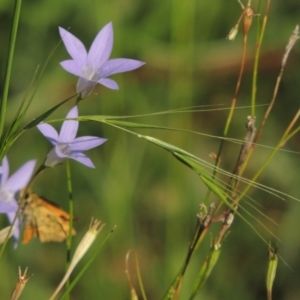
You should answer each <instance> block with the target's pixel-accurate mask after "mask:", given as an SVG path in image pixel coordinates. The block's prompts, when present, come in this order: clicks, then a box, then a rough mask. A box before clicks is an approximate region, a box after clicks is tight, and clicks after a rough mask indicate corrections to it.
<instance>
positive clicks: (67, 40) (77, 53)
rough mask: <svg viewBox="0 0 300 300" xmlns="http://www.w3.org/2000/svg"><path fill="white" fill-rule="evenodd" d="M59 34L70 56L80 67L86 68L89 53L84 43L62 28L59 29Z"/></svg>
mask: <svg viewBox="0 0 300 300" xmlns="http://www.w3.org/2000/svg"><path fill="white" fill-rule="evenodd" d="M59 34H60V36H61V38H62V41H63V43H64V44H65V47H66V49H67V51H68V52H69V54H70V56H71V57H72V58H73V59H74V60H75V61H76V63H77V64H78V66H84V65H85V64H86V58H87V52H86V49H85V47H84V45H83V44H82V42H81V41H80V40H79V39H78V38H77V37H76V36H74V35H73V34H71V33H70V32H69V31H67V30H65V29H63V28H61V27H59Z"/></svg>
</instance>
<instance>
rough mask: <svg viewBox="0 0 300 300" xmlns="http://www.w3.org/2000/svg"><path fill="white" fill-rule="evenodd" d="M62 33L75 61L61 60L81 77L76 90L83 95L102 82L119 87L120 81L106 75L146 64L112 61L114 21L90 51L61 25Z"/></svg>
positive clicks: (106, 26) (112, 86) (123, 59)
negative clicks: (118, 82) (117, 81)
mask: <svg viewBox="0 0 300 300" xmlns="http://www.w3.org/2000/svg"><path fill="white" fill-rule="evenodd" d="M59 33H60V36H61V38H62V41H63V43H64V44H65V47H66V49H67V51H68V52H69V54H70V56H71V57H72V60H65V61H63V62H61V63H60V64H61V66H62V67H63V68H64V69H65V70H66V71H67V72H70V73H72V74H74V75H76V76H78V77H79V80H78V83H77V87H76V91H77V93H79V92H81V96H82V98H84V97H86V96H88V95H89V94H90V93H91V92H92V90H93V88H94V87H95V85H96V84H97V83H100V84H102V85H104V86H106V87H107V88H109V89H113V90H117V89H119V86H118V84H117V83H116V82H115V81H114V80H112V79H110V78H107V77H108V76H110V75H113V74H116V73H122V72H127V71H131V70H134V69H137V68H139V67H141V66H142V65H144V64H145V63H144V62H142V61H139V60H134V59H127V58H116V59H111V60H109V57H110V54H111V51H112V46H113V27H112V23H111V22H110V23H108V24H107V25H105V26H104V27H103V28H102V29H101V30H100V32H99V33H98V34H97V36H96V38H95V39H94V41H93V43H92V46H91V48H90V51H89V52H87V51H86V49H85V47H84V45H83V44H82V42H81V41H80V40H79V39H78V38H76V37H75V36H74V35H72V34H71V33H70V32H68V31H67V30H65V29H63V28H61V27H59Z"/></svg>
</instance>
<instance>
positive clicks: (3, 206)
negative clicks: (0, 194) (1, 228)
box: [0, 201, 18, 214]
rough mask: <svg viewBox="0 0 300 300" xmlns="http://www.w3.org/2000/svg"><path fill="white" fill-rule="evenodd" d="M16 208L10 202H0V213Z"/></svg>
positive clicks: (14, 210) (16, 208)
mask: <svg viewBox="0 0 300 300" xmlns="http://www.w3.org/2000/svg"><path fill="white" fill-rule="evenodd" d="M17 210H18V206H16V205H14V204H13V203H12V202H7V203H6V202H3V201H1V202H0V213H1V214H3V213H5V214H6V213H9V212H16V211H17Z"/></svg>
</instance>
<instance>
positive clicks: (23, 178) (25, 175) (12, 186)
mask: <svg viewBox="0 0 300 300" xmlns="http://www.w3.org/2000/svg"><path fill="white" fill-rule="evenodd" d="M35 164H36V160H30V161H28V162H27V163H25V164H24V165H23V166H22V167H21V168H19V170H17V171H16V172H15V173H14V174H13V175H11V176H10V177H9V178H8V179H7V181H6V183H5V188H6V189H7V190H9V191H11V192H17V191H19V190H21V189H23V188H24V187H26V185H27V184H28V182H29V180H30V178H31V176H32V173H33V170H34V167H35Z"/></svg>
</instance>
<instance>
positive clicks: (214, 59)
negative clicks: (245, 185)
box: [0, 0, 300, 300]
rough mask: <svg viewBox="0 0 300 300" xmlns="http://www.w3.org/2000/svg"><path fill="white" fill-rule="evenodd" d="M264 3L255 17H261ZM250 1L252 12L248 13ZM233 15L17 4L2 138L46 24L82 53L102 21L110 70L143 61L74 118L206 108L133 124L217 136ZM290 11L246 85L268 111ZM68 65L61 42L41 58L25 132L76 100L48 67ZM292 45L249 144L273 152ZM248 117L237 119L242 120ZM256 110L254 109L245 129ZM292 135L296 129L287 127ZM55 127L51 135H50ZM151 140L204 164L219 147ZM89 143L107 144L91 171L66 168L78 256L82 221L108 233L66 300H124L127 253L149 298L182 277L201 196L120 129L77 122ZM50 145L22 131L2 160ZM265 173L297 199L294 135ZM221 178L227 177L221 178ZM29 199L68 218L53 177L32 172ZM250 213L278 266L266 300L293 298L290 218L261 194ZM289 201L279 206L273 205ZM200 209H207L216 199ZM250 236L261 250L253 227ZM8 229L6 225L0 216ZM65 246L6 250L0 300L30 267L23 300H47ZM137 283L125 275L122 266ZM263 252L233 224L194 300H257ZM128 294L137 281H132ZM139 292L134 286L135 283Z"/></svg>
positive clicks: (42, 47) (151, 6)
mask: <svg viewBox="0 0 300 300" xmlns="http://www.w3.org/2000/svg"><path fill="white" fill-rule="evenodd" d="M265 2H266V1H263V7H264V6H265ZM257 4H258V1H253V6H254V7H257ZM12 12H13V1H11V0H2V1H1V2H0V24H1V26H0V45H1V47H0V71H1V73H0V76H1V85H0V88H1V90H2V88H3V85H2V82H3V76H4V68H5V59H6V55H7V48H8V40H9V32H10V25H11V21H12ZM241 12H242V10H241V7H240V5H239V3H238V2H237V1H235V0H232V1H195V0H190V1H179V0H173V1H172V0H165V1H158V0H152V1H141V0H120V1H116V0H110V1H104V0H102V1H101V0H100V1H99V0H98V1H96V0H94V1H91V0H86V1H74V0H73V1H70V0H62V1H61V0H51V1H50V0H43V1H42V0H40V1H36V0H31V1H29V0H28V1H23V6H22V13H21V20H20V26H19V35H18V42H17V45H16V52H15V60H14V67H13V74H12V81H11V89H10V95H9V103H8V110H7V116H8V118H7V123H6V125H7V126H8V125H9V124H10V122H11V120H12V117H13V116H14V114H15V112H16V109H17V108H18V105H19V104H20V101H21V99H22V96H23V95H24V91H25V90H26V88H27V87H28V86H29V83H30V79H31V78H32V76H33V74H34V71H35V69H36V67H37V65H40V64H43V63H44V62H45V60H46V58H47V57H48V55H49V53H50V52H51V51H52V50H53V48H54V47H55V46H56V45H57V43H58V42H59V39H60V37H59V34H58V26H62V27H64V28H70V31H71V32H72V33H73V34H74V35H75V36H77V37H78V38H79V39H80V40H81V41H82V42H83V43H84V44H85V45H86V47H87V48H89V46H90V45H91V42H92V41H93V38H94V37H95V35H96V34H97V33H98V31H99V30H100V29H101V28H102V27H103V26H104V25H105V24H107V23H108V22H109V21H112V22H113V27H114V48H113V53H112V56H111V57H112V58H116V57H126V58H135V59H139V60H142V61H145V62H146V65H145V66H143V67H142V68H141V69H138V70H136V71H133V72H130V73H125V74H119V75H115V76H113V79H115V80H116V81H117V82H118V83H119V86H120V90H119V91H112V90H108V89H106V88H105V87H103V86H98V87H97V88H96V90H95V93H97V95H93V96H91V97H90V98H88V99H87V100H85V101H84V102H82V104H81V106H80V114H81V115H85V114H93V115H94V114H99V115H100V114H102V115H136V114H147V113H153V112H158V111H165V110H169V109H176V108H182V107H187V106H196V105H197V106H199V105H203V106H205V105H212V107H213V108H222V109H221V110H215V111H211V112H209V111H204V112H197V113H182V114H169V115H164V116H156V117H147V118H146V117H142V118H137V119H135V121H137V122H140V123H147V124H153V125H162V126H169V127H176V128H182V129H188V130H194V131H198V132H201V133H206V134H211V135H215V136H221V135H222V132H223V128H224V124H225V121H226V118H227V114H228V109H226V108H228V107H229V106H230V103H231V99H232V97H233V93H234V88H235V84H236V80H237V76H238V72H239V66H240V60H241V53H242V30H240V32H239V34H238V36H237V37H236V39H235V41H234V42H229V41H227V40H226V39H225V37H226V35H227V34H228V32H229V30H230V29H231V27H233V26H234V24H235V23H236V22H237V20H238V18H239V16H240V14H241ZM299 12H300V5H299V1H298V0H286V1H280V2H276V1H273V3H272V4H271V9H270V14H269V20H268V25H267V29H266V33H265V39H264V42H263V47H262V53H261V60H260V72H259V75H258V81H259V82H258V93H257V101H258V103H257V104H267V103H269V102H270V100H271V96H272V93H273V88H274V84H275V81H276V77H277V74H278V71H279V66H280V61H281V57H282V55H283V52H284V48H285V45H286V43H287V41H288V38H289V36H290V34H291V32H292V31H293V29H294V28H295V25H296V24H297V23H298V22H299V17H300V13H299ZM255 36H256V20H254V23H253V27H252V29H251V31H250V33H249V38H248V49H247V60H246V66H245V74H244V78H243V82H242V84H241V90H240V95H239V97H238V103H237V106H239V107H244V108H242V109H237V110H236V113H235V114H234V119H233V122H232V126H231V129H230V133H229V136H230V137H232V138H236V139H242V138H243V136H244V134H245V127H244V126H245V123H246V118H247V116H248V115H250V114H251V111H250V108H249V107H247V106H249V105H250V99H251V78H252V69H253V58H254V51H255ZM68 58H69V56H68V54H67V52H66V50H65V48H64V47H63V45H62V44H61V45H60V46H59V47H58V49H57V50H56V51H55V53H54V55H53V56H52V57H51V60H50V63H49V64H48V66H47V69H46V71H45V74H44V76H43V79H42V82H41V84H40V86H39V90H38V93H37V95H36V96H35V99H34V103H33V105H32V107H31V109H30V111H29V113H28V115H27V117H26V120H25V121H26V123H28V122H29V121H31V120H32V119H34V118H35V117H37V116H39V115H40V114H41V113H42V112H44V111H45V110H47V109H49V108H51V107H52V106H54V105H55V104H57V103H59V102H60V101H61V100H63V99H65V98H67V97H69V96H70V95H72V94H73V93H74V86H75V85H76V80H77V79H76V78H75V77H74V76H73V75H71V74H68V73H66V72H65V71H64V70H63V69H62V68H61V67H60V65H59V62H60V61H62V60H64V59H68ZM299 58H300V43H299V42H298V44H296V46H295V48H294V49H293V51H292V53H291V55H290V57H289V60H288V63H287V66H286V69H285V73H284V77H283V80H282V84H281V86H280V90H279V94H278V97H277V102H276V105H275V107H274V110H273V111H272V116H271V118H270V119H269V121H268V123H267V126H266V128H265V131H264V133H263V135H262V138H261V140H260V141H259V142H260V143H261V144H264V145H267V146H271V147H272V146H275V145H276V143H277V142H278V140H279V138H280V137H281V135H282V133H283V132H284V130H285V128H286V126H287V125H288V124H289V122H290V120H291V118H292V117H293V116H294V115H295V113H296V111H297V110H298V109H299V82H300V72H299V65H300V59H299ZM72 105H74V103H68V104H66V105H64V106H63V107H61V109H59V110H58V111H57V112H56V113H55V114H53V116H52V117H51V118H50V119H53V118H58V117H59V118H63V117H65V115H66V114H67V112H68V111H69V109H70V108H71V107H72ZM245 107H246V108H245ZM265 109H266V106H258V107H257V110H256V117H257V125H259V124H260V121H261V118H262V116H263V114H264V112H265ZM298 124H299V123H298ZM55 126H57V128H60V124H56V125H55ZM137 132H139V133H141V134H147V135H151V136H154V137H157V138H160V139H162V140H164V141H167V142H169V143H172V144H174V145H176V146H178V147H182V148H183V149H185V150H187V151H189V152H191V153H193V154H195V155H197V156H199V157H200V158H202V159H204V160H207V161H209V162H210V163H213V160H211V159H210V158H209V153H211V152H217V149H218V145H219V140H218V139H215V138H209V137H201V136H199V135H192V134H187V133H180V132H171V131H162V130H157V131H154V130H141V129H140V130H137ZM87 134H88V135H96V136H101V137H105V138H107V139H108V142H107V143H105V144H104V145H103V146H101V147H99V148H96V149H93V150H91V151H89V152H88V153H87V155H88V156H89V157H90V158H91V159H92V160H93V162H94V163H95V165H96V169H93V170H91V169H88V168H86V167H84V166H82V165H80V164H78V163H76V162H73V161H72V162H71V166H72V175H73V180H74V198H75V199H74V201H75V214H76V216H77V219H78V221H77V222H76V224H75V228H76V230H77V232H78V234H77V235H76V237H75V238H74V245H76V244H77V243H78V242H79V241H80V239H81V237H82V236H83V234H84V233H85V231H86V230H87V228H88V225H89V223H90V218H91V216H94V217H96V218H99V219H101V220H102V221H103V222H105V223H106V224H107V225H106V227H105V230H104V231H103V232H102V233H101V234H100V235H99V237H98V239H97V242H96V243H95V245H94V246H93V248H92V249H91V251H90V252H89V254H88V255H87V256H86V257H85V258H84V259H83V260H82V262H81V263H80V264H79V266H78V267H77V268H76V269H75V273H77V272H78V271H79V269H80V268H81V267H82V266H83V265H84V263H85V262H86V261H87V259H88V256H89V255H91V253H93V251H94V250H95V249H96V248H97V244H98V245H100V244H101V242H102V240H103V239H104V237H105V236H106V234H107V233H108V232H109V230H110V229H111V228H112V227H113V226H114V225H117V228H116V231H115V233H114V234H113V236H112V237H111V239H110V240H109V242H108V243H107V244H106V245H105V247H104V249H103V251H102V252H101V254H100V255H99V256H98V257H97V259H96V260H95V261H94V263H93V264H92V266H91V267H90V268H89V269H88V271H87V272H86V274H85V275H84V276H83V278H82V279H81V280H80V281H79V282H78V284H77V285H76V287H75V289H74V290H73V292H72V299H129V298H130V297H129V286H128V283H127V280H126V276H125V256H126V253H127V251H128V250H129V249H132V248H134V249H135V250H136V251H137V253H138V255H139V259H140V264H141V271H142V275H143V280H144V284H145V288H146V292H147V294H148V299H160V298H161V297H162V295H163V294H164V293H165V291H166V289H167V288H168V286H169V284H170V283H171V281H172V280H173V278H174V276H175V275H176V273H177V272H178V270H179V268H180V267H181V265H182V263H183V261H184V258H185V255H186V251H187V247H188V245H189V242H190V240H191V237H192V233H193V229H194V226H195V222H196V214H197V213H198V210H199V204H200V203H201V202H203V201H204V196H205V193H206V191H207V190H206V187H205V186H204V184H202V182H201V181H200V179H199V178H198V177H197V175H196V174H195V173H193V172H192V171H191V170H189V169H188V168H186V167H185V166H183V165H182V164H180V163H179V162H178V161H177V160H176V159H174V157H172V156H171V155H170V154H169V153H168V152H166V151H164V150H162V149H160V148H158V147H156V146H154V145H152V144H149V143H147V142H146V141H144V140H142V139H139V138H136V137H135V136H133V135H130V134H128V133H125V132H123V131H120V130H117V129H114V128H111V127H109V126H107V125H104V124H101V123H91V122H84V123H81V125H80V129H79V134H78V135H79V136H81V135H87ZM49 149H50V145H49V143H48V142H47V141H46V140H45V138H44V137H43V136H41V134H40V133H39V132H38V131H37V130H36V129H31V130H30V131H27V132H26V133H25V134H24V135H23V136H22V137H21V138H20V139H19V140H18V141H17V142H16V143H15V144H14V146H13V147H12V148H11V149H10V151H9V153H8V158H9V161H10V165H11V172H13V171H14V170H16V169H17V168H18V167H19V166H20V165H21V164H23V163H24V162H26V161H27V160H29V159H33V158H37V159H38V161H39V163H41V162H42V161H43V159H44V156H45V154H46V153H47V152H48V151H49ZM284 149H286V150H289V151H291V152H283V151H282V152H280V153H279V154H278V155H277V157H276V159H275V160H273V161H272V162H271V164H270V165H269V167H268V168H267V170H266V171H265V172H264V173H263V175H262V176H261V178H260V179H259V182H260V183H262V184H265V185H267V186H270V187H273V188H275V189H278V190H280V191H282V192H284V193H287V194H289V195H292V196H294V197H298V198H299V175H300V171H299V149H300V144H299V135H298V136H296V137H294V138H293V139H292V140H291V141H289V142H288V143H287V144H286V145H285V146H284ZM270 152H271V149H268V148H264V147H257V149H256V151H255V154H254V155H253V157H252V159H251V161H250V163H249V167H248V169H247V171H246V172H245V174H244V175H245V177H247V178H251V176H253V174H255V171H256V170H257V169H258V168H259V167H260V166H261V164H262V163H263V162H264V160H265V159H266V157H267V155H268V154H269V153H270ZM238 153H239V145H237V144H231V143H226V144H225V148H224V152H223V154H222V163H221V167H222V168H223V169H225V170H227V171H232V169H233V167H234V164H235V161H236V158H237V155H238ZM225 180H226V179H225ZM34 190H35V191H36V192H37V193H39V194H41V195H43V196H45V197H46V198H49V199H51V200H53V201H55V202H57V203H59V204H60V205H61V206H62V207H63V208H65V209H67V207H68V200H67V197H68V194H67V186H66V172H65V167H64V166H60V167H56V168H55V169H51V170H48V171H47V172H44V174H42V176H41V177H40V178H39V179H38V180H37V182H36V183H35V186H34ZM249 196H251V197H252V198H253V199H254V200H255V201H257V202H258V203H259V204H260V205H261V208H260V209H261V211H262V212H263V213H265V214H266V215H267V216H269V217H270V218H272V219H273V220H275V221H276V222H278V223H279V226H278V227H276V226H273V225H272V226H271V224H270V223H265V222H266V221H265V220H264V219H261V216H260V215H257V214H256V215H255V217H256V218H258V220H262V221H263V222H264V223H265V224H266V225H267V226H268V227H269V228H271V229H272V230H273V232H275V234H276V235H277V236H278V237H279V238H280V239H281V241H282V243H280V244H279V252H280V255H281V256H282V257H283V258H284V260H285V261H286V262H287V263H288V264H289V266H290V267H291V268H292V269H293V271H291V270H290V269H289V268H288V267H287V266H286V265H285V264H284V263H283V262H282V261H281V262H280V263H279V267H278V274H277V277H276V280H275V287H274V299H298V298H299V294H300V287H299V279H300V278H299V276H300V257H299V256H300V255H299V253H300V252H299V251H300V237H299V234H298V228H299V226H300V223H299V214H300V206H299V203H298V202H297V201H294V200H292V201H291V200H288V201H286V202H284V201H282V200H280V199H278V198H276V197H274V196H273V195H270V194H267V193H265V192H262V191H260V190H256V189H253V190H251V191H250V194H249ZM285 198H286V199H287V197H285ZM211 200H212V201H217V199H216V198H215V197H212V198H211ZM252 222H253V225H254V226H255V227H256V228H257V229H258V230H260V232H262V234H263V235H264V237H265V238H266V239H270V240H273V238H272V237H271V235H270V234H268V233H267V232H265V231H264V230H262V228H261V227H260V225H259V224H258V221H255V220H252ZM0 223H1V226H2V227H3V226H4V225H6V224H7V220H6V216H4V215H2V216H1V218H0ZM219 226H220V225H219V224H218V223H217V224H213V226H212V228H211V230H212V235H209V234H208V235H207V236H206V239H205V241H204V243H203V244H202V245H201V247H200V248H199V250H198V251H197V252H196V254H195V255H194V257H193V259H192V262H191V264H190V266H189V268H188V272H187V274H186V278H185V279H184V281H183V286H182V293H181V298H180V299H187V298H188V296H189V295H190V291H191V287H192V286H193V282H194V278H195V277H196V275H197V273H198V271H199V269H200V267H201V265H202V263H203V260H204V258H205V257H206V255H207V253H208V249H209V245H210V239H211V238H212V237H213V236H215V235H216V233H217V231H218V229H219ZM65 257H66V252H65V244H64V243H61V244H57V243H48V244H41V243H40V242H39V240H38V239H34V240H32V241H31V243H30V244H29V245H26V246H24V245H20V246H19V247H18V248H17V249H16V250H13V245H12V242H10V243H9V244H8V246H7V248H6V251H5V254H4V257H3V258H2V259H1V262H0V263H1V268H0V272H1V275H0V278H1V280H0V295H1V299H8V298H9V295H10V293H11V291H12V289H13V286H14V283H15V281H16V280H17V268H18V266H21V267H22V268H25V267H26V266H28V268H29V273H30V274H31V273H32V274H34V276H33V277H32V278H31V279H30V281H29V282H28V284H27V286H26V289H25V290H24V293H23V295H22V299H47V298H49V296H50V295H51V294H52V292H53V291H54V289H55V287H56V286H57V284H58V283H59V281H60V279H61V278H62V276H63V274H64V268H65ZM131 266H132V268H131V270H132V277H133V279H134V281H135V278H136V276H135V271H134V268H133V267H134V265H133V264H132V265H131ZM266 266H267V247H266V245H265V244H263V243H262V241H261V240H260V239H259V238H258V236H257V235H256V234H255V233H254V232H253V230H252V229H250V228H249V227H248V226H247V225H246V224H245V223H244V222H243V221H242V220H241V219H239V218H236V220H235V222H234V225H233V227H232V228H231V233H230V234H229V236H228V237H227V238H226V240H225V242H224V243H223V245H222V253H221V257H220V259H219V262H218V264H217V265H216V267H215V269H214V270H213V273H212V274H211V276H210V278H209V279H208V281H207V283H206V284H205V286H204V287H203V289H202V291H201V292H200V293H199V295H198V297H197V299H244V300H247V299H265V298H266V296H265V273H266ZM135 283H136V281H135ZM136 286H137V284H136Z"/></svg>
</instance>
